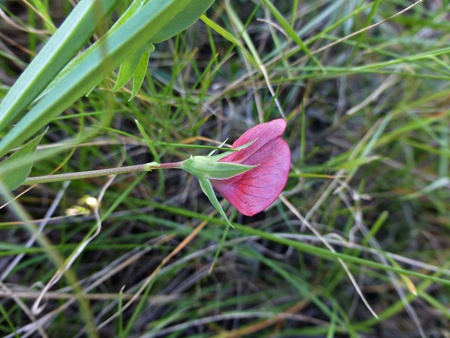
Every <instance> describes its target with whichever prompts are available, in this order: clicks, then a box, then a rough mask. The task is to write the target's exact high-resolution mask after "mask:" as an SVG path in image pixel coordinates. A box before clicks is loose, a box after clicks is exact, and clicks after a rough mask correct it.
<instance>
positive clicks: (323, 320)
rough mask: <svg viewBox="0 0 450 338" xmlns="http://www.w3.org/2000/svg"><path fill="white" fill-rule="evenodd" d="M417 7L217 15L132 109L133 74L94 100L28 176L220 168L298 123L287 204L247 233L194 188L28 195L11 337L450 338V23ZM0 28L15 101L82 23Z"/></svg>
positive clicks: (235, 8) (163, 57)
mask: <svg viewBox="0 0 450 338" xmlns="http://www.w3.org/2000/svg"><path fill="white" fill-rule="evenodd" d="M410 5H411V2H407V1H394V2H382V1H373V2H370V3H369V2H357V1H348V0H342V1H341V0H338V1H336V0H334V1H304V2H300V1H296V0H294V1H275V0H274V1H268V0H263V1H238V0H234V1H230V0H218V1H216V2H215V3H214V5H213V6H212V7H211V8H210V9H209V10H208V12H207V13H206V14H205V16H203V17H202V18H201V20H199V21H198V22H197V23H195V24H194V25H193V26H192V27H191V28H189V29H188V30H186V31H185V32H183V33H181V34H179V35H177V36H175V37H174V38H172V39H170V40H168V41H165V42H162V43H159V44H156V50H155V51H154V52H152V53H151V56H150V60H149V67H148V71H147V73H146V76H145V80H144V83H143V86H142V88H141V90H140V91H139V93H138V95H137V96H136V97H135V98H134V99H133V100H131V101H129V100H128V99H129V97H130V93H131V90H132V89H131V87H129V86H126V87H124V88H122V89H121V90H120V91H118V92H117V93H112V91H111V88H112V87H113V85H114V79H115V77H116V76H117V72H116V73H114V74H111V76H110V77H109V78H107V79H106V80H105V81H103V82H102V83H101V84H100V85H99V86H98V87H96V88H95V89H94V90H93V91H92V92H91V93H90V94H89V96H86V97H83V98H82V99H80V100H78V101H76V102H75V103H74V104H73V105H72V106H71V107H70V108H69V109H67V110H66V111H65V112H64V113H63V114H62V115H60V116H59V117H58V118H56V119H55V120H54V121H53V122H52V123H51V124H50V125H49V129H48V132H47V133H46V134H45V136H44V139H43V142H42V143H41V147H40V148H39V151H38V155H39V154H40V155H41V157H40V159H39V160H38V161H37V162H36V163H35V165H34V168H33V170H32V176H38V175H47V174H49V173H51V172H53V171H55V170H58V172H59V173H63V172H78V171H85V170H95V169H103V168H110V167H117V166H121V165H133V164H140V163H146V162H151V161H162V162H172V161H180V160H183V159H186V158H188V157H189V155H197V154H201V155H206V154H207V153H208V152H209V149H205V148H203V147H202V146H216V145H218V144H220V143H221V142H222V141H223V140H225V139H227V138H229V140H230V141H234V140H235V139H236V138H237V137H239V135H241V134H242V133H243V132H244V131H245V130H246V129H248V128H250V127H251V126H253V125H255V124H257V123H261V122H265V121H268V120H271V119H274V118H279V117H285V118H286V120H287V121H288V127H287V129H286V132H285V134H284V138H285V139H286V140H287V142H288V143H289V145H290V149H291V152H292V170H291V174H290V177H289V181H288V185H287V186H286V189H285V191H284V193H283V194H282V196H281V197H280V199H279V200H278V201H277V202H276V203H275V204H274V205H273V206H272V207H271V208H269V209H268V210H267V211H266V212H263V213H261V214H258V215H256V216H254V217H245V216H242V215H240V214H238V213H237V212H236V211H235V210H234V209H233V208H231V207H229V206H228V205H224V208H225V210H226V211H227V214H228V216H229V219H230V220H231V221H232V222H233V223H234V225H235V229H228V228H227V224H226V222H225V221H224V220H223V219H221V218H220V217H219V216H218V215H217V214H216V213H215V211H214V210H213V208H212V207H211V205H210V204H209V202H208V200H207V198H206V197H205V196H204V195H203V193H202V191H201V190H200V187H199V186H198V183H197V181H196V179H195V178H193V177H190V176H188V175H186V174H185V173H184V172H182V171H178V170H166V171H158V172H157V171H155V172H151V173H148V174H139V175H136V174H132V175H120V176H117V177H116V178H114V179H110V178H91V179H86V180H79V181H73V182H71V183H51V184H45V185H44V184H43V185H38V186H36V187H34V188H32V189H31V190H30V191H28V192H25V187H21V188H19V189H18V190H16V191H15V192H14V196H18V195H19V194H21V193H24V194H23V195H20V197H18V198H17V199H16V200H15V201H14V202H11V203H10V204H9V205H8V207H4V208H2V209H0V233H1V236H0V278H1V279H0V295H1V298H0V313H1V315H0V334H1V335H2V336H8V337H14V336H42V337H46V336H47V337H55V336H58V335H60V334H61V332H62V330H63V332H64V333H65V335H66V336H73V337H76V336H89V337H97V336H98V337H166V336H170V337H186V336H196V337H244V336H248V337H252V336H259V337H264V336H273V337H444V336H446V335H448V334H449V331H448V327H450V313H449V303H450V297H449V295H450V278H449V276H450V259H449V257H450V249H449V248H450V221H449V220H450V211H449V210H450V193H449V189H450V174H449V170H450V166H449V161H450V133H449V122H448V121H449V118H450V110H449V109H450V108H449V100H448V97H449V94H450V86H449V84H448V83H449V79H450V68H449V66H448V65H449V52H450V49H449V47H448V39H449V32H450V22H449V21H448V19H447V14H446V13H447V12H448V10H449V7H448V1H427V2H418V3H416V4H415V5H414V6H412V7H411V8H409V9H408V10H406V11H403V9H405V8H407V7H408V6H410ZM31 6H34V7H31ZM0 9H1V10H2V11H3V12H4V13H5V15H6V16H7V17H8V18H9V19H10V20H12V22H13V23H14V24H12V23H11V22H10V21H8V20H3V19H2V21H1V22H0V38H1V40H0V65H1V72H0V99H1V98H3V97H4V96H5V95H6V93H7V91H8V89H9V88H10V86H11V85H12V84H13V83H14V81H15V79H16V78H17V77H18V76H19V75H20V72H21V71H23V69H24V68H25V67H26V65H27V64H28V63H29V62H30V60H31V59H32V58H33V56H34V55H35V54H36V53H37V52H38V51H39V50H40V49H41V47H42V45H43V43H45V41H46V40H47V39H48V37H49V35H50V34H52V33H53V32H54V31H53V29H52V25H50V24H49V22H48V21H45V20H44V19H43V18H45V17H48V18H52V21H54V22H56V23H60V22H61V21H62V20H63V18H64V17H66V16H67V15H68V12H69V11H70V9H71V7H70V3H69V2H68V1H66V2H64V3H63V4H62V5H61V6H56V7H55V6H53V5H52V4H51V2H46V1H31V2H30V4H25V5H23V4H19V3H16V2H6V3H5V2H0ZM116 14H117V13H114V15H113V16H114V17H116ZM91 42H92V41H91ZM135 120H137V121H139V123H140V124H141V125H142V126H143V127H144V129H145V131H146V133H147V135H148V139H150V141H151V142H150V146H151V147H150V149H149V147H148V142H146V140H145V139H144V137H143V136H142V135H141V133H140V131H139V129H138V127H137V126H136V123H135ZM87 130H89V135H88V137H86V138H85V139H83V141H82V142H81V143H76V144H71V145H70V146H69V147H65V148H61V147H58V146H59V145H61V144H63V143H64V142H65V141H66V140H71V139H79V138H80V137H84V136H85V133H86V131H87ZM3 136H4V135H1V137H3ZM52 149H53V150H55V149H58V152H49V151H50V150H52ZM86 196H90V197H95V198H96V199H97V202H98V204H96V205H95V204H94V205H92V204H88V203H87V202H88V201H89V200H87V199H86ZM12 197H13V196H5V197H4V198H3V203H6V202H10V201H11V199H12ZM100 225H101V231H99V232H98V234H96V237H95V238H92V240H90V239H91V236H93V235H94V233H95V232H96V230H99V229H100V227H99V226H100ZM33 236H35V237H36V239H35V240H33V241H31V240H30V239H32V238H33ZM222 238H224V240H223V242H221V240H222ZM27 243H28V244H27ZM217 253H218V255H217ZM72 257H73V261H70V263H71V264H70V265H71V267H70V269H69V270H68V271H67V272H65V273H64V274H63V276H61V274H60V273H59V272H60V270H58V268H60V269H62V268H63V267H64V266H65V265H64V262H66V263H67V262H68V260H70V259H71V258H72ZM55 276H57V277H58V278H57V279H55V278H56V277H55ZM59 277H61V278H59ZM375 314H376V315H375Z"/></svg>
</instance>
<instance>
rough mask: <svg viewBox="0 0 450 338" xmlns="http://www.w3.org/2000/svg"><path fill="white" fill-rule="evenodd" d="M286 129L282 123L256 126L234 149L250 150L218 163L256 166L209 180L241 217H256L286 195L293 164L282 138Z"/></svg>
mask: <svg viewBox="0 0 450 338" xmlns="http://www.w3.org/2000/svg"><path fill="white" fill-rule="evenodd" d="M285 128H286V121H285V120H283V119H276V120H273V121H270V122H267V123H262V124H259V125H256V126H254V127H253V128H251V129H249V130H247V131H246V132H245V133H244V134H243V135H242V136H241V137H239V138H238V139H237V140H236V141H235V142H234V143H233V146H232V148H238V147H241V146H243V145H245V144H249V145H248V146H247V147H244V148H243V149H241V150H238V151H234V152H232V153H231V154H229V155H227V156H225V157H223V158H221V159H220V160H219V161H218V162H219V163H220V162H228V163H234V164H241V165H246V166H255V167H254V168H252V169H250V170H247V171H245V172H244V173H242V174H239V175H236V176H233V177H231V178H226V179H210V181H211V184H212V186H213V187H214V188H215V189H216V190H217V191H219V192H220V193H221V194H222V196H223V197H224V198H225V199H226V200H228V202H230V203H231V204H232V205H233V206H234V207H235V208H236V209H238V211H239V212H240V213H242V214H244V215H247V216H253V215H254V214H257V213H258V212H261V211H263V210H264V209H265V208H267V207H268V206H269V205H271V204H272V203H273V202H274V201H275V200H276V199H277V197H278V196H279V195H280V193H281V192H282V191H283V189H284V187H285V185H286V182H287V179H288V175H289V169H290V164H291V152H290V150H289V146H288V144H287V142H286V141H285V140H283V139H282V138H281V134H283V132H284V129H285Z"/></svg>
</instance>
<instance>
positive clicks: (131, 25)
mask: <svg viewBox="0 0 450 338" xmlns="http://www.w3.org/2000/svg"><path fill="white" fill-rule="evenodd" d="M213 2H214V0H195V1H194V0H153V1H149V2H147V3H145V4H144V5H143V6H142V7H141V8H140V9H139V10H138V11H137V12H136V13H135V14H134V15H132V16H131V17H130V18H129V19H128V20H127V21H126V22H124V23H123V24H122V25H121V26H120V27H118V28H117V29H115V30H113V31H112V32H109V33H107V34H106V35H105V36H103V37H102V38H101V39H100V40H98V41H97V42H96V43H95V44H94V45H92V46H91V47H90V48H89V49H88V50H87V51H86V52H84V53H83V54H82V55H81V56H80V57H78V58H76V61H75V62H74V63H73V64H72V65H71V66H70V69H69V71H67V72H66V73H65V75H64V76H63V77H62V78H61V79H60V80H59V82H58V85H57V86H54V87H53V88H52V89H50V90H49V91H48V92H47V94H46V95H45V96H43V97H42V98H41V99H40V100H39V102H37V103H36V105H35V106H34V107H32V108H31V110H30V111H29V112H28V113H27V114H26V115H25V116H24V117H23V118H22V119H21V120H20V121H19V122H18V123H17V124H16V125H15V127H14V128H13V129H12V130H11V131H9V132H8V133H7V135H6V136H5V137H4V138H3V140H1V141H0V156H3V155H5V154H6V153H7V152H9V151H10V150H11V149H12V148H14V147H16V146H17V145H19V144H21V143H22V142H24V141H25V140H26V139H28V138H29V137H31V136H32V135H34V134H35V133H36V132H38V131H39V130H40V129H41V128H42V127H44V126H45V125H46V124H48V123H49V122H51V121H52V120H53V119H54V118H55V117H56V116H58V115H59V114H60V113H61V112H63V111H64V110H65V109H67V108H68V107H70V105H71V104H72V103H73V102H74V101H75V100H77V99H79V98H80V97H82V96H83V95H84V94H86V93H87V92H88V91H89V90H90V89H92V88H93V87H94V86H95V85H96V84H97V83H99V82H100V81H101V80H102V79H104V78H105V76H107V75H109V74H110V73H111V72H112V70H113V69H115V68H116V67H117V66H118V65H119V64H120V63H122V62H123V61H125V60H126V59H127V58H129V57H130V56H131V55H133V54H134V53H136V51H137V50H139V48H141V47H142V46H144V45H146V44H148V43H149V42H150V43H152V42H160V41H162V40H164V39H168V38H170V37H172V36H173V35H175V34H177V33H179V32H181V31H183V30H184V29H186V28H188V27H189V26H190V25H192V24H193V23H194V22H195V21H196V20H197V19H198V18H199V17H200V15H201V14H202V13H204V12H205V11H206V10H207V9H208V8H209V6H211V4H212V3H213ZM22 108H23V109H24V108H25V107H22ZM9 121H10V120H9ZM3 122H4V121H3Z"/></svg>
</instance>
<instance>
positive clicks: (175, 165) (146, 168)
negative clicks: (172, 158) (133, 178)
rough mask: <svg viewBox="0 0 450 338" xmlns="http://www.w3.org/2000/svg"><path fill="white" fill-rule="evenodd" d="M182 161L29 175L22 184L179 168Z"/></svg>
mask: <svg viewBox="0 0 450 338" xmlns="http://www.w3.org/2000/svg"><path fill="white" fill-rule="evenodd" d="M182 163H183V162H170V163H157V162H150V163H144V164H137V165H131V166H127V167H119V168H109V169H99V170H90V171H80V172H77V173H65V174H56V175H46V176H36V177H29V178H28V179H27V180H25V182H23V185H34V184H40V183H50V182H60V181H72V180H80V179H84V178H92V177H101V176H110V175H119V174H129V173H139V172H142V171H152V170H155V169H177V168H180V166H181V164H182Z"/></svg>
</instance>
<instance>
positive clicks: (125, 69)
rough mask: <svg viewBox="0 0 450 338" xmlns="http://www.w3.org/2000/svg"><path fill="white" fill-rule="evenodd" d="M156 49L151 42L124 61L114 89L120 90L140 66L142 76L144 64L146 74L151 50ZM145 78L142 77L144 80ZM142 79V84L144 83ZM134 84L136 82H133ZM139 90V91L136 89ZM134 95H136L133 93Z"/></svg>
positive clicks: (115, 90)
mask: <svg viewBox="0 0 450 338" xmlns="http://www.w3.org/2000/svg"><path fill="white" fill-rule="evenodd" d="M154 50H155V46H154V45H153V44H152V43H149V44H147V45H145V46H143V47H141V48H139V50H138V51H137V52H136V53H135V54H133V55H132V56H131V57H130V58H129V59H127V60H125V61H124V62H122V64H121V65H120V70H119V75H118V77H117V80H116V84H115V85H114V88H113V89H112V90H113V91H114V92H117V91H118V90H120V89H121V88H122V87H123V86H125V84H126V83H127V82H128V81H129V80H130V79H131V77H132V76H133V75H135V73H136V72H137V71H138V67H141V69H140V70H139V76H140V78H141V77H142V74H141V73H142V68H143V67H142V66H144V72H143V73H144V76H145V71H146V70H147V64H148V58H149V56H150V52H153V51H154ZM143 80H144V78H143V77H142V81H143ZM142 81H141V84H142ZM133 85H134V82H133ZM140 87H141V86H140V85H139V86H138V88H137V90H139V88H140ZM133 89H134V87H133ZM136 92H137V91H136ZM133 96H134V95H133Z"/></svg>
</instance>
